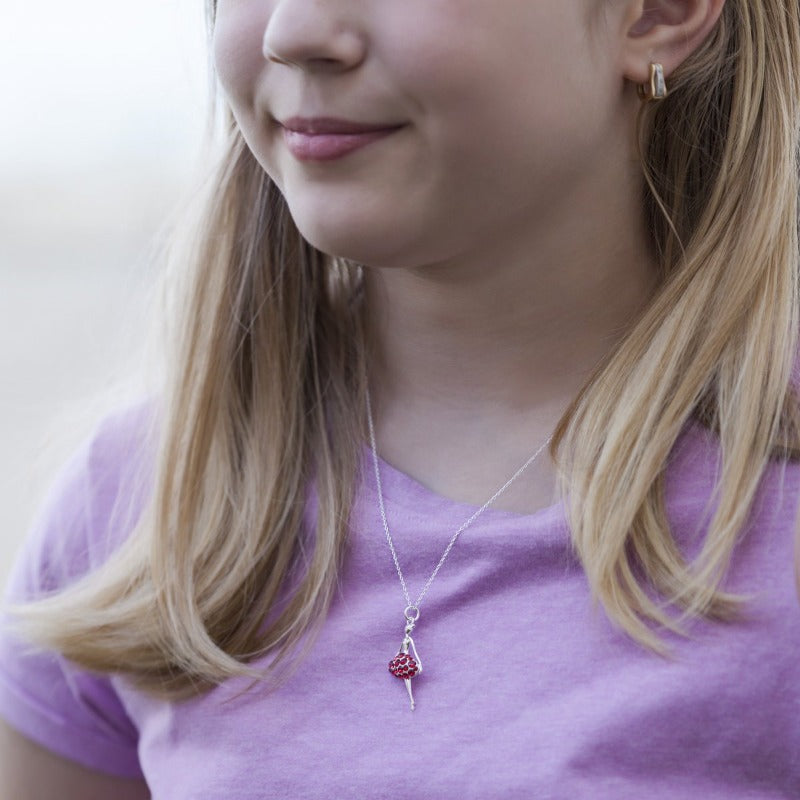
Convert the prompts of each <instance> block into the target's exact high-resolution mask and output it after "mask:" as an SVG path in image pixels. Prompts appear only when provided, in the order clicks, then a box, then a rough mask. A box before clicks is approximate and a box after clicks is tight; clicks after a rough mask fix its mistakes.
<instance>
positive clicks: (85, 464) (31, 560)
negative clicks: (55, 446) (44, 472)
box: [8, 399, 157, 599]
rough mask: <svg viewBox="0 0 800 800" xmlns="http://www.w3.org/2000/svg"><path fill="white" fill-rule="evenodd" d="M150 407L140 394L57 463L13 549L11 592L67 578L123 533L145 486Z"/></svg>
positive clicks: (98, 558) (151, 436) (98, 559)
mask: <svg viewBox="0 0 800 800" xmlns="http://www.w3.org/2000/svg"><path fill="white" fill-rule="evenodd" d="M155 408H156V406H155V403H154V401H153V400H152V399H141V400H138V401H136V402H135V403H131V404H130V405H128V406H125V407H122V408H118V409H116V410H115V411H113V412H112V413H110V414H108V415H107V416H105V417H104V418H102V419H100V420H99V421H98V423H97V424H96V425H95V427H94V430H93V431H92V432H91V434H90V435H89V436H87V437H86V439H84V441H83V442H82V443H81V445H80V446H79V447H78V448H77V449H76V450H75V451H74V452H73V453H72V455H71V456H70V457H69V458H68V459H67V460H66V461H65V462H64V464H63V465H62V466H61V468H60V469H59V470H58V472H57V474H56V476H55V478H54V480H53V481H52V482H51V484H50V487H49V489H48V491H47V493H46V494H45V497H44V500H43V502H42V503H41V504H40V506H39V509H38V511H37V514H36V516H35V518H34V522H33V525H32V527H31V529H30V530H29V532H28V535H27V537H25V539H24V540H23V542H22V545H21V548H20V550H19V552H18V553H17V557H16V560H15V564H14V568H13V570H12V574H11V577H10V581H9V585H8V593H9V594H10V595H11V596H12V597H14V598H16V599H22V598H23V597H25V598H30V597H33V596H35V595H37V594H40V593H42V592H47V591H51V590H55V589H57V588H60V587H63V586H65V585H67V584H69V583H71V582H72V581H73V580H75V579H76V578H77V577H79V576H80V575H82V574H83V573H85V572H87V571H89V570H91V569H92V568H93V567H96V566H98V565H99V564H100V563H102V562H103V561H104V560H106V558H107V557H108V556H109V555H110V554H111V552H112V551H113V550H115V549H116V548H117V547H118V546H119V545H120V544H121V543H122V541H123V540H124V538H125V537H126V536H127V534H128V533H130V531H131V530H132V529H133V527H134V525H135V523H136V521H137V519H138V517H139V515H140V514H141V511H142V509H143V507H144V505H145V503H146V500H147V497H148V495H149V493H150V490H151V486H152V476H153V461H154V443H155V436H156V424H157V421H156V419H155Z"/></svg>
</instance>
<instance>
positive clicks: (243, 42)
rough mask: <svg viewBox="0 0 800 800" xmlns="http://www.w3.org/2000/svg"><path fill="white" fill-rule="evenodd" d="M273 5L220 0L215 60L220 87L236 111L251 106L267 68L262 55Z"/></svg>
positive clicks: (213, 49) (240, 0)
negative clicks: (265, 33) (264, 36)
mask: <svg viewBox="0 0 800 800" xmlns="http://www.w3.org/2000/svg"><path fill="white" fill-rule="evenodd" d="M269 15H270V4H269V3H264V2H254V1H253V0H220V3H219V5H218V7H217V18H216V23H215V25H214V32H213V37H212V43H211V45H212V51H211V52H212V57H213V61H214V69H215V71H216V74H217V77H218V78H219V83H220V86H221V87H222V89H223V91H224V92H225V94H226V95H227V97H228V100H229V102H230V104H231V106H232V107H233V109H234V110H236V109H237V108H238V109H239V110H241V109H242V108H244V107H245V106H251V105H252V103H253V97H254V94H255V89H256V84H257V82H258V77H259V74H260V72H261V70H262V69H263V66H264V57H263V55H262V52H261V44H262V41H263V35H264V30H265V29H266V25H267V20H268V19H269Z"/></svg>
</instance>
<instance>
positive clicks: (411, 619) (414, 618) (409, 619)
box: [403, 606, 419, 622]
mask: <svg viewBox="0 0 800 800" xmlns="http://www.w3.org/2000/svg"><path fill="white" fill-rule="evenodd" d="M409 608H414V609H416V611H417V616H416V617H412V616H411V615H410V614H409V613H408V609H409ZM403 614H404V615H405V618H406V619H407V620H408V621H409V622H416V621H417V620H418V619H419V609H418V608H417V607H416V606H406V608H405V611H403Z"/></svg>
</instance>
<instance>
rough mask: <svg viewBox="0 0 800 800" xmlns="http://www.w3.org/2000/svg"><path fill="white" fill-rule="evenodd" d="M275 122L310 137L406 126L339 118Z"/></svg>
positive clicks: (312, 118) (298, 118) (291, 118)
mask: <svg viewBox="0 0 800 800" xmlns="http://www.w3.org/2000/svg"><path fill="white" fill-rule="evenodd" d="M275 121H276V122H277V123H278V124H279V125H280V126H281V127H282V128H284V129H285V130H288V131H291V132H293V133H302V134H306V135H308V136H319V135H323V134H334V135H356V134H362V133H376V132H382V131H390V130H396V129H398V128H401V127H403V126H404V125H405V123H398V122H379V123H374V122H357V121H355V120H349V119H341V118H339V117H290V118H288V119H285V120H282V121H281V120H279V119H276V120H275Z"/></svg>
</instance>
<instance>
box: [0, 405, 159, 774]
mask: <svg viewBox="0 0 800 800" xmlns="http://www.w3.org/2000/svg"><path fill="white" fill-rule="evenodd" d="M145 413H146V411H145V409H144V408H143V407H137V408H136V409H135V410H134V411H130V410H129V411H127V412H125V413H120V414H117V415H115V416H114V417H112V418H109V419H107V420H105V421H104V422H103V423H102V424H101V425H100V426H99V427H98V429H97V431H96V432H95V434H94V435H93V436H92V437H90V439H89V440H88V441H87V442H86V443H85V444H84V445H83V446H82V447H81V448H80V449H79V450H78V451H77V452H76V453H75V454H74V455H73V456H72V458H71V459H70V460H69V461H68V462H67V463H66V464H65V465H64V467H63V468H62V470H61V471H60V473H59V475H58V477H57V479H56V480H55V482H54V484H53V485H52V487H51V489H50V491H49V492H48V494H47V496H46V498H45V501H44V503H43V504H42V506H41V508H40V510H39V513H38V515H37V517H36V519H35V521H34V524H33V526H32V528H31V530H30V531H29V532H28V535H27V537H26V538H25V539H24V541H23V543H22V546H21V547H20V549H19V550H18V551H17V554H16V557H15V560H14V563H13V566H12V569H11V574H10V577H9V580H8V582H7V584H6V586H5V590H4V592H3V600H4V601H10V602H13V603H19V602H23V601H25V600H27V599H30V598H33V597H35V596H37V595H40V594H42V593H43V592H49V591H51V590H54V589H58V588H60V587H64V586H66V585H68V584H69V583H70V582H73V581H74V580H76V579H77V578H78V577H80V576H81V575H82V574H84V573H85V572H86V571H88V570H91V569H92V568H93V567H95V566H97V565H98V564H99V563H100V562H101V561H102V560H103V559H104V558H106V557H107V556H108V555H110V553H111V552H112V551H113V550H114V549H115V548H116V547H117V546H118V545H119V544H120V543H121V541H122V538H123V537H124V535H125V534H126V532H129V530H130V528H132V527H133V523H134V521H135V508H134V507H135V505H136V498H135V497H134V496H133V495H132V494H131V492H134V491H135V490H134V488H133V484H132V483H130V484H128V483H126V480H125V478H124V475H123V473H124V472H125V470H128V472H129V473H130V474H131V475H133V474H134V473H136V474H137V475H138V474H139V473H138V471H137V470H135V469H131V467H132V465H134V464H138V465H139V466H141V448H142V442H140V441H138V440H137V432H140V431H141V430H142V423H143V421H144V419H145ZM143 485H144V484H139V486H140V487H141V486H143ZM126 494H127V496H126ZM120 499H122V500H124V501H126V502H123V503H120V502H119V501H120ZM122 506H127V510H128V511H129V512H130V513H125V514H119V513H118V512H119V509H120V507H122ZM6 618H7V613H6V612H5V610H4V609H0V717H3V718H4V719H5V721H6V722H7V723H8V724H9V725H11V726H12V727H13V728H15V729H16V730H17V731H19V732H20V733H22V734H23V735H24V736H26V737H27V738H29V739H31V740H33V741H34V742H36V743H38V744H39V745H41V746H43V747H45V748H47V749H48V750H51V751H52V752H54V753H57V754H58V755H60V756H63V757H65V758H68V759H70V760H73V761H76V762H78V763H80V764H82V765H84V766H86V767H89V768H91V769H95V770H99V771H101V772H104V773H107V774H111V775H117V776H121V777H129V778H141V777H143V774H142V770H141V767H140V764H139V759H138V738H139V737H138V731H137V729H136V726H135V724H134V723H133V721H132V720H131V718H130V717H129V715H128V713H127V712H126V709H125V706H124V704H123V702H122V700H121V698H120V696H119V694H118V692H117V690H116V688H115V680H114V678H113V676H109V675H103V674H96V673H92V672H89V671H87V670H84V669H83V668H81V667H78V666H77V665H75V664H74V663H72V662H69V661H68V660H67V659H65V658H64V657H62V656H61V655H60V654H58V653H55V652H42V651H37V650H35V649H33V648H31V647H30V646H28V645H27V643H25V642H23V641H22V640H20V639H18V638H16V636H15V635H14V634H12V633H11V632H10V631H9V630H8V629H7V626H5V625H4V622H5V620H6Z"/></svg>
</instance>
